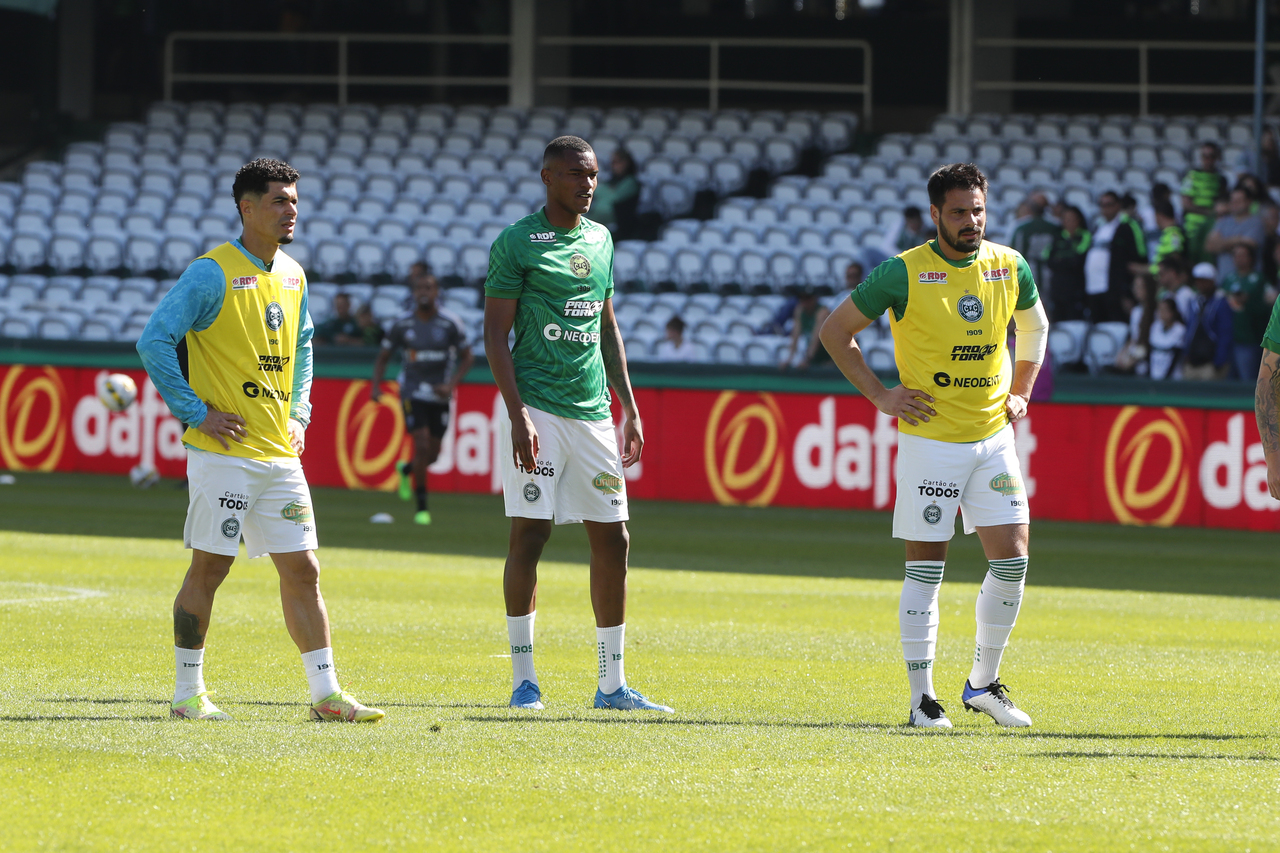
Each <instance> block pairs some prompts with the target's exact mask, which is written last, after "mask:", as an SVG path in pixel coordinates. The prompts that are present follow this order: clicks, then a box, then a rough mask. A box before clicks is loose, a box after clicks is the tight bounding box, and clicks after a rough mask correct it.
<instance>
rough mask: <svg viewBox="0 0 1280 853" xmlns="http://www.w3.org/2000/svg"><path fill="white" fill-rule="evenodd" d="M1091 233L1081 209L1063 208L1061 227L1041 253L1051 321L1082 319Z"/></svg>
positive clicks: (1071, 206)
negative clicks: (1085, 225)
mask: <svg viewBox="0 0 1280 853" xmlns="http://www.w3.org/2000/svg"><path fill="white" fill-rule="evenodd" d="M1092 239H1093V238H1092V235H1090V234H1089V230H1088V229H1087V228H1085V227H1084V212H1083V211H1081V210H1080V208H1078V207H1076V206H1075V205H1068V206H1067V207H1064V208H1063V209H1062V228H1061V230H1059V232H1058V233H1057V234H1055V235H1054V238H1053V242H1052V243H1051V244H1050V245H1049V247H1048V248H1046V249H1045V250H1044V251H1043V252H1042V253H1041V258H1043V260H1044V266H1045V269H1046V270H1048V272H1049V275H1048V278H1047V281H1046V286H1045V288H1044V292H1046V293H1047V295H1048V299H1049V304H1050V305H1051V306H1052V308H1053V321H1054V322H1055V323H1057V322H1059V321H1061V320H1083V319H1084V264H1085V257H1086V256H1087V255H1088V253H1089V246H1090V243H1091V241H1092Z"/></svg>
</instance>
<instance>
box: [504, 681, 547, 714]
mask: <svg viewBox="0 0 1280 853" xmlns="http://www.w3.org/2000/svg"><path fill="white" fill-rule="evenodd" d="M511 707H512V708H522V709H524V710H526V711H541V710H542V691H541V690H539V689H538V685H536V684H534V683H533V682H532V681H527V680H526V681H522V682H520V686H519V687H517V688H516V689H515V690H513V691H511Z"/></svg>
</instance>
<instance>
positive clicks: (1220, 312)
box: [1182, 263, 1235, 381]
mask: <svg viewBox="0 0 1280 853" xmlns="http://www.w3.org/2000/svg"><path fill="white" fill-rule="evenodd" d="M1216 276H1217V270H1216V269H1215V268H1214V266H1213V264H1210V263H1200V264H1196V266H1195V269H1193V270H1192V271H1191V277H1192V279H1193V280H1194V282H1195V288H1196V310H1195V312H1194V313H1193V314H1192V316H1191V320H1190V321H1189V322H1188V323H1187V333H1186V336H1185V337H1184V338H1183V341H1182V350H1183V353H1184V354H1185V355H1184V363H1183V367H1182V378H1183V379H1199V380H1206V381H1207V380H1214V379H1226V378H1227V376H1228V375H1230V373H1231V365H1232V361H1233V357H1234V347H1233V344H1234V342H1235V320H1234V315H1233V313H1232V311H1231V306H1230V305H1228V304H1227V298H1226V296H1224V295H1223V294H1222V293H1220V292H1218V282H1217V277H1216Z"/></svg>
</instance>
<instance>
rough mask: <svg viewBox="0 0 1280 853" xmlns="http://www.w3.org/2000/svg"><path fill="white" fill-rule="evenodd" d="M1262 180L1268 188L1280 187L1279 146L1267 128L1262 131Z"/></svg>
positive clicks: (1271, 131)
mask: <svg viewBox="0 0 1280 853" xmlns="http://www.w3.org/2000/svg"><path fill="white" fill-rule="evenodd" d="M1262 179H1263V181H1264V182H1265V183H1266V185H1267V186H1269V187H1280V146H1277V145H1276V132H1275V131H1274V130H1272V129H1271V128H1269V127H1268V128H1265V129H1264V130H1263V131H1262Z"/></svg>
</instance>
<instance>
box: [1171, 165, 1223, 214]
mask: <svg viewBox="0 0 1280 853" xmlns="http://www.w3.org/2000/svg"><path fill="white" fill-rule="evenodd" d="M1179 192H1181V194H1182V195H1184V196H1186V197H1187V198H1189V199H1191V203H1192V204H1194V205H1195V206H1196V207H1213V203H1214V202H1216V201H1217V200H1218V199H1222V198H1226V197H1227V179H1226V178H1225V177H1223V175H1222V173H1221V172H1219V171H1216V170H1215V171H1212V172H1206V171H1204V170H1203V169H1191V170H1190V171H1188V172H1187V174H1186V175H1185V176H1184V177H1183V179H1182V187H1181V188H1180V190H1179ZM1192 215H1193V216H1196V215H1199V214H1192Z"/></svg>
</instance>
